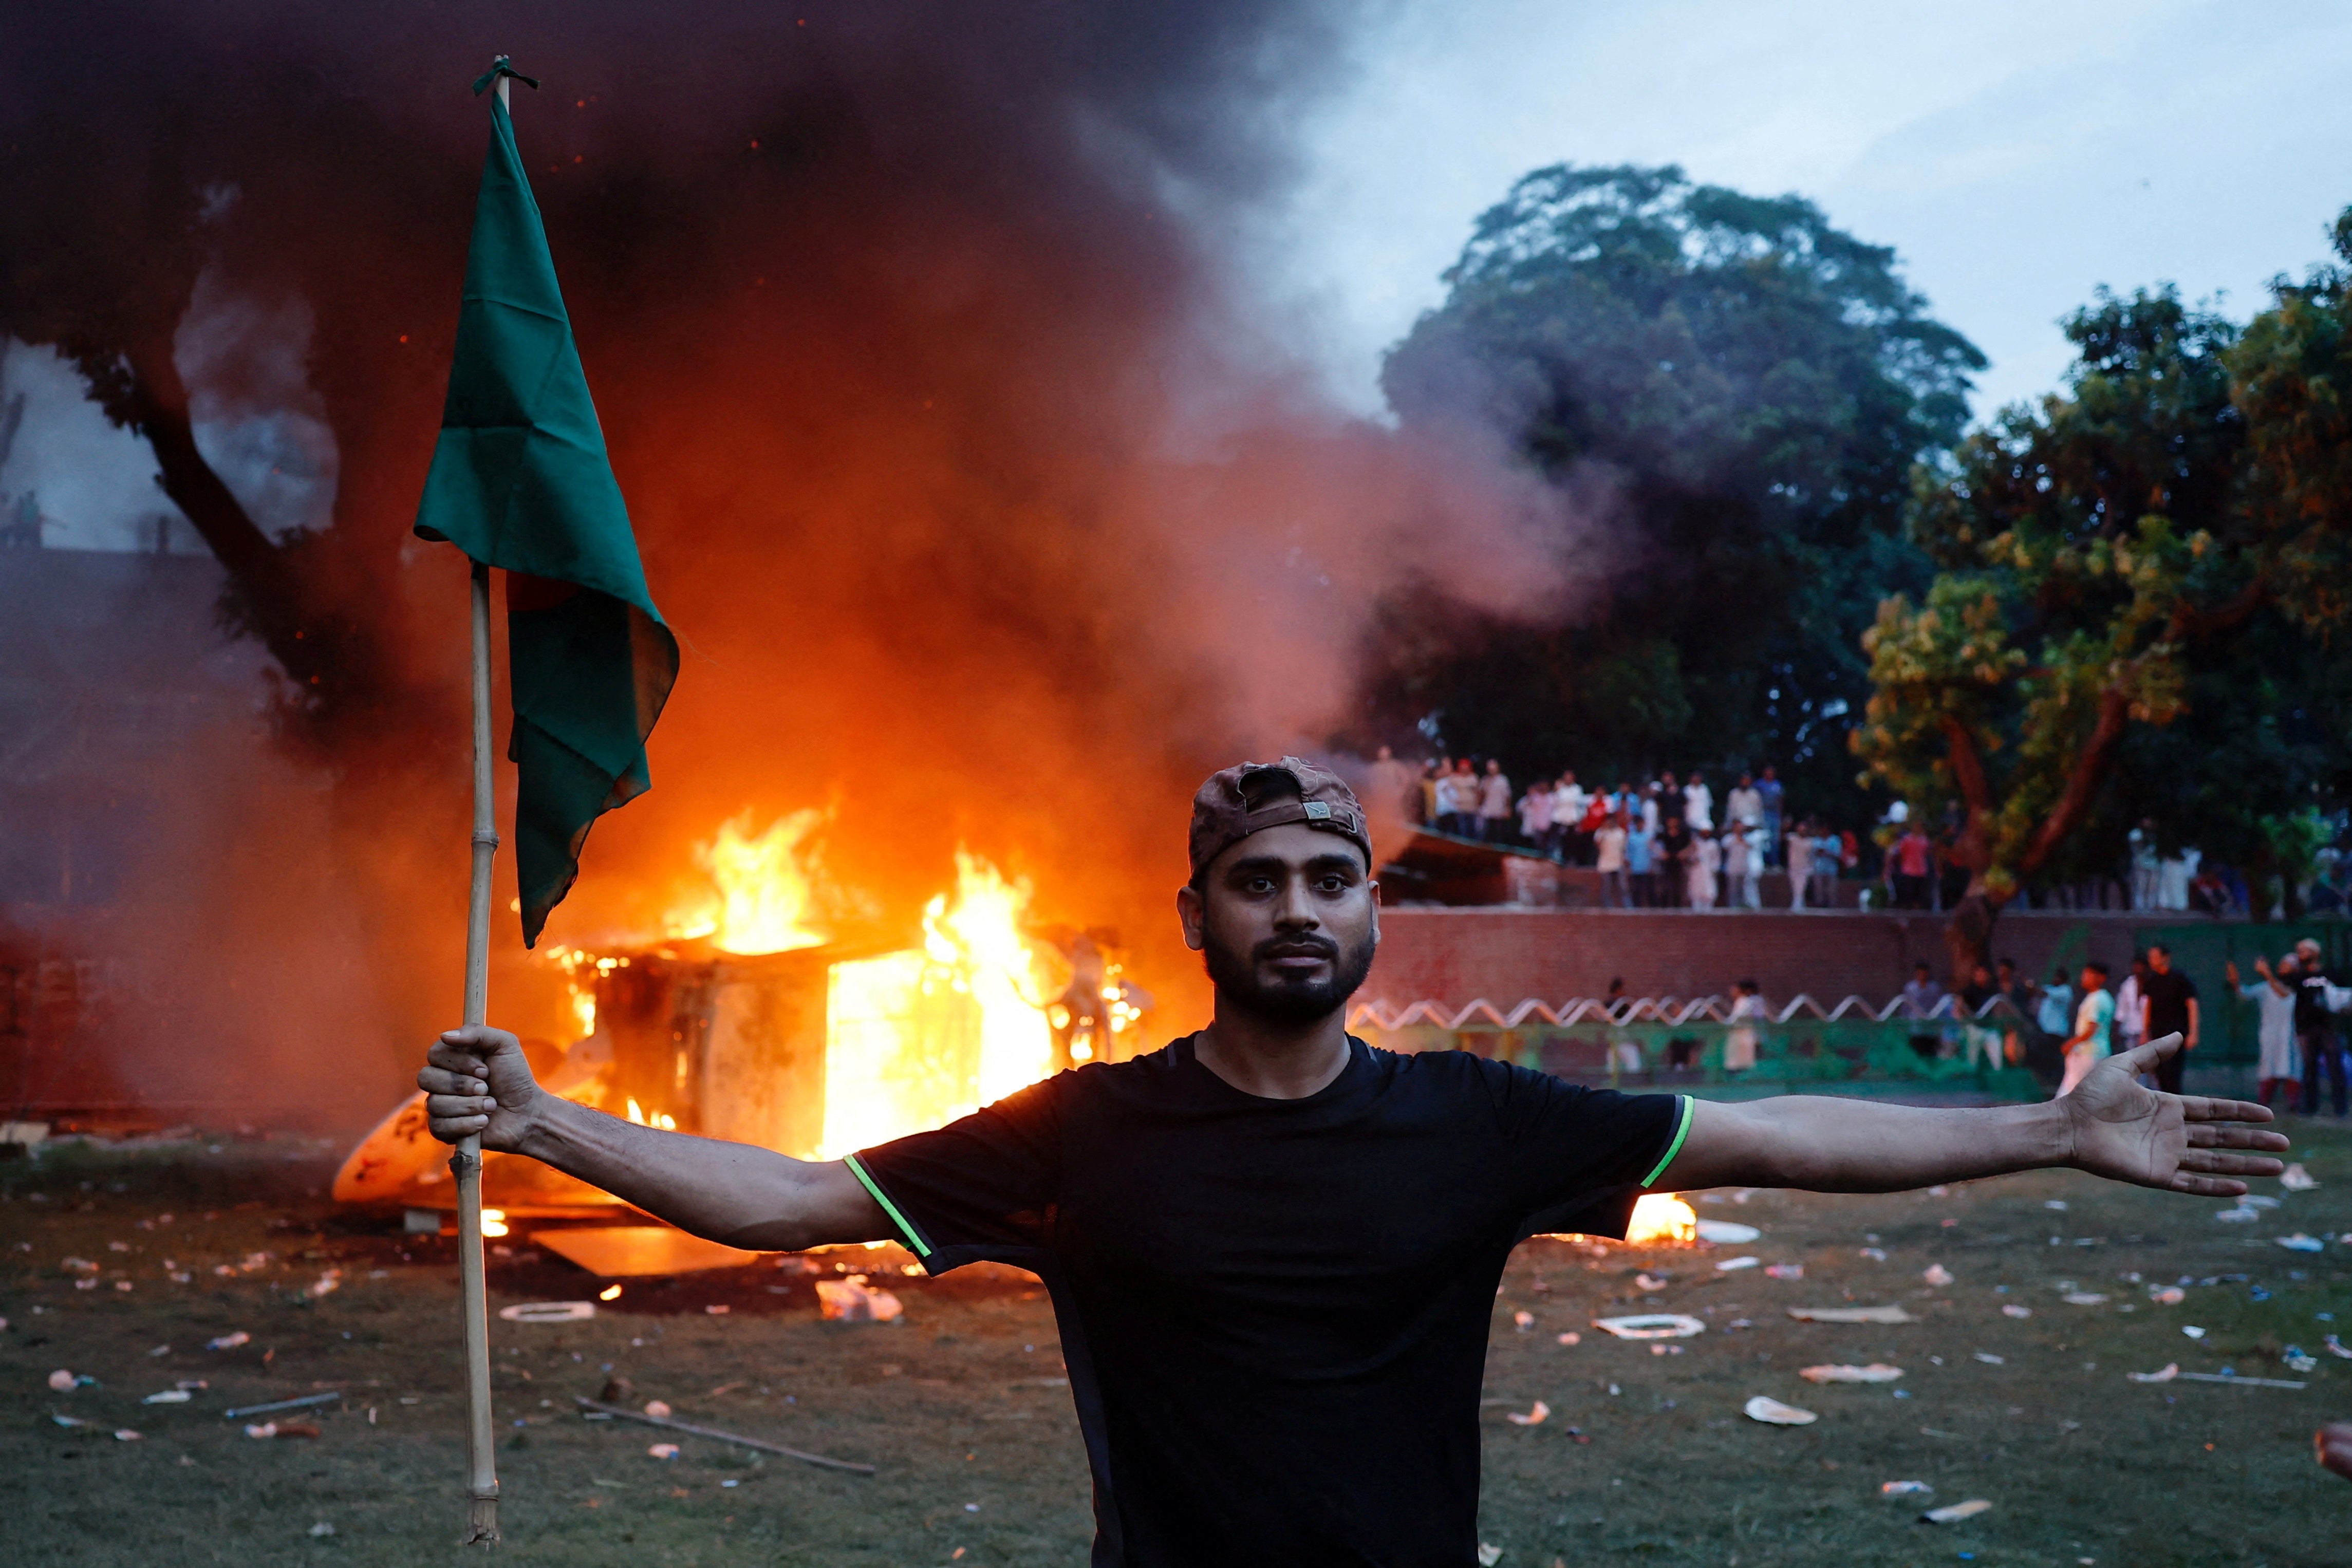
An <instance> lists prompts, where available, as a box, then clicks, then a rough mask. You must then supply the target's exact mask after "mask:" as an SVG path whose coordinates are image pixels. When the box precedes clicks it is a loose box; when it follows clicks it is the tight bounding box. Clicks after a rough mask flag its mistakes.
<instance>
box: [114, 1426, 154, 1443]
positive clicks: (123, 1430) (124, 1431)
mask: <svg viewBox="0 0 2352 1568" xmlns="http://www.w3.org/2000/svg"><path fill="white" fill-rule="evenodd" d="M143 1436H146V1434H145V1433H143V1432H133V1431H132V1430H131V1428H130V1427H128V1426H117V1427H116V1428H115V1429H114V1440H115V1441H116V1442H118V1443H136V1442H138V1441H139V1440H140V1439H141V1438H142V1437H143Z"/></svg>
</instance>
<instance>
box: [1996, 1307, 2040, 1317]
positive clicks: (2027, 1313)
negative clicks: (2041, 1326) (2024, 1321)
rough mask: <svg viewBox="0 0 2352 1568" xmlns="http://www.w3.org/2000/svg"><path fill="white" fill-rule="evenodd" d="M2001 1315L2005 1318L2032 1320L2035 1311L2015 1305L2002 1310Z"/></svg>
mask: <svg viewBox="0 0 2352 1568" xmlns="http://www.w3.org/2000/svg"><path fill="white" fill-rule="evenodd" d="M2000 1315H2001V1316H2002V1317H2004V1318H2030V1317H2032V1316H2033V1309H2032V1308H2031V1307H2019V1306H2014V1305H2012V1306H2007V1307H2003V1308H2002V1309H2001V1310H2000Z"/></svg>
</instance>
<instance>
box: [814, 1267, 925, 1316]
mask: <svg viewBox="0 0 2352 1568" xmlns="http://www.w3.org/2000/svg"><path fill="white" fill-rule="evenodd" d="M816 1299H817V1303H818V1306H819V1309H820V1310H822V1312H823V1313H824V1316H825V1317H827V1318H831V1319H834V1320H835V1321H839V1322H845V1323H887V1322H890V1321H894V1320H895V1319H897V1317H898V1314H899V1313H900V1312H902V1311H904V1310H906V1309H905V1308H904V1307H901V1306H900V1305H899V1304H898V1297H896V1296H893V1295H892V1294H890V1292H889V1291H887V1290H869V1289H866V1276H865V1275H863V1274H853V1275H851V1276H850V1277H849V1278H848V1279H820V1280H818V1281H817V1282H816Z"/></svg>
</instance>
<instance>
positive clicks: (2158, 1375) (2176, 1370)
mask: <svg viewBox="0 0 2352 1568" xmlns="http://www.w3.org/2000/svg"><path fill="white" fill-rule="evenodd" d="M2124 1375H2125V1376H2126V1377H2127V1378H2129V1379H2131V1380H2132V1381H2133V1382H2134V1383H2170V1382H2171V1381H2172V1380H2173V1379H2174V1378H2176V1377H2179V1375H2180V1363H2179V1362H2177V1361H2168V1362H2166V1363H2164V1365H2163V1367H2162V1368H2161V1369H2160V1370H2158V1371H2156V1372H2127V1373H2124Z"/></svg>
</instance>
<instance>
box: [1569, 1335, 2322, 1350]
mask: <svg viewBox="0 0 2352 1568" xmlns="http://www.w3.org/2000/svg"><path fill="white" fill-rule="evenodd" d="M2327 1337H2328V1338H2329V1339H2334V1338H2335V1337H2336V1336H2335V1335H2333V1334H2330V1335H2328V1336H2327ZM1559 1342H1560V1343H1562V1344H1564V1345H1573V1344H1581V1343H1583V1342H1584V1336H1583V1335H1582V1334H1580V1333H1578V1332H1576V1331H1574V1330H1570V1331H1569V1332H1567V1333H1564V1334H1562V1335H1560V1336H1559ZM2336 1353H2337V1354H2339V1355H2340V1354H2343V1353H2344V1352H2340V1351H2339V1352H2336Z"/></svg>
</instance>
